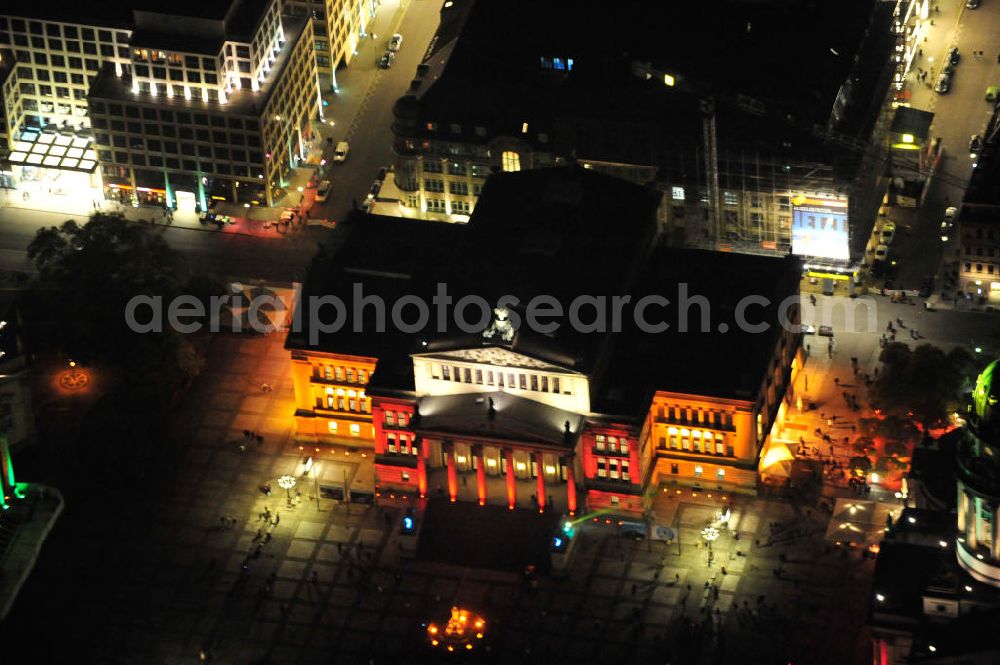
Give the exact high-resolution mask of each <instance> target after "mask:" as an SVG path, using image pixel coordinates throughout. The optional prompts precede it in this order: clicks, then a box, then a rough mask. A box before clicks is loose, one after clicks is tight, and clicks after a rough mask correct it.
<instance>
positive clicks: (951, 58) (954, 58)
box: [948, 46, 962, 67]
mask: <svg viewBox="0 0 1000 665" xmlns="http://www.w3.org/2000/svg"><path fill="white" fill-rule="evenodd" d="M961 61H962V54H961V53H959V52H958V47H957V46H952V47H951V50H950V51H948V64H949V65H951V66H952V67H956V66H958V63H960V62H961Z"/></svg>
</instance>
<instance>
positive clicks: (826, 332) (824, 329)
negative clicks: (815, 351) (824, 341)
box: [819, 326, 833, 337]
mask: <svg viewBox="0 0 1000 665" xmlns="http://www.w3.org/2000/svg"><path fill="white" fill-rule="evenodd" d="M819 334H820V335H821V336H823V337H833V326H820V327H819Z"/></svg>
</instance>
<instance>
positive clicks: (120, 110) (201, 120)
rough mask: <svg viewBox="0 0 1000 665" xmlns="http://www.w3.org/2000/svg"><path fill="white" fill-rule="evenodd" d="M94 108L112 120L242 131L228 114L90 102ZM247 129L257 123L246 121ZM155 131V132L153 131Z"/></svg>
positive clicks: (238, 122)
mask: <svg viewBox="0 0 1000 665" xmlns="http://www.w3.org/2000/svg"><path fill="white" fill-rule="evenodd" d="M92 106H93V107H94V113H107V114H108V115H109V116H112V118H111V119H112V120H114V119H115V117H118V118H139V117H140V116H141V117H142V119H143V120H147V121H150V120H152V121H155V120H160V121H162V122H165V123H170V124H171V125H174V124H178V125H200V126H202V127H209V126H211V127H215V128H226V127H228V128H229V129H243V127H244V121H243V119H242V118H239V117H235V116H232V115H229V114H224V115H222V114H217V113H190V112H188V111H174V110H172V109H164V108H159V109H158V108H156V107H152V106H141V107H140V106H135V105H131V104H125V105H122V104H116V103H113V102H111V103H107V104H105V103H104V102H102V101H94V102H92ZM246 127H247V129H256V128H257V123H256V121H254V120H249V119H248V120H247V121H246ZM154 131H155V130H154Z"/></svg>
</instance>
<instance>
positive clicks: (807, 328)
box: [799, 323, 816, 335]
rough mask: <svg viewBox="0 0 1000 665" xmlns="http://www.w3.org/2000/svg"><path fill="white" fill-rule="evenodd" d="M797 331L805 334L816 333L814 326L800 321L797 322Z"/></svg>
mask: <svg viewBox="0 0 1000 665" xmlns="http://www.w3.org/2000/svg"><path fill="white" fill-rule="evenodd" d="M799 332H801V333H803V334H805V335H815V334H816V326H811V325H809V324H808V323H800V324H799Z"/></svg>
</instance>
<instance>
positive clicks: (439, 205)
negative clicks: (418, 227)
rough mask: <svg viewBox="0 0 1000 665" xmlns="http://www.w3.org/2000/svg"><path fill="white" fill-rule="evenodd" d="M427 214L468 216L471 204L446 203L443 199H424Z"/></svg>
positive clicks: (461, 202)
mask: <svg viewBox="0 0 1000 665" xmlns="http://www.w3.org/2000/svg"><path fill="white" fill-rule="evenodd" d="M425 203H426V204H427V212H439V213H451V214H453V215H468V214H469V213H470V212H471V210H472V204H470V203H469V202H468V201H451V202H450V205H449V202H448V201H445V200H444V199H426V200H425Z"/></svg>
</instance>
